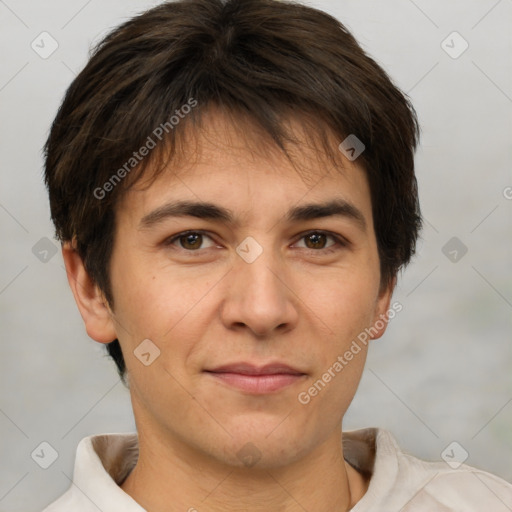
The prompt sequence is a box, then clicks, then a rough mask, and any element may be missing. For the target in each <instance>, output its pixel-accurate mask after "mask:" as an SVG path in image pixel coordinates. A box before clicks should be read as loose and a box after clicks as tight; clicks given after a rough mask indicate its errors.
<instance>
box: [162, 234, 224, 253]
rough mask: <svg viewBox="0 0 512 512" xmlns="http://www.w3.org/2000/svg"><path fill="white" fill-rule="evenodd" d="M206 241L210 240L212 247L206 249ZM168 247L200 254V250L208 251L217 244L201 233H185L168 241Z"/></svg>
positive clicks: (208, 246)
mask: <svg viewBox="0 0 512 512" xmlns="http://www.w3.org/2000/svg"><path fill="white" fill-rule="evenodd" d="M205 239H206V240H210V245H207V246H206V247H204V244H205ZM164 244H165V245H166V246H174V247H175V248H176V249H178V250H179V249H182V250H184V251H186V252H199V249H208V248H210V247H213V246H214V245H215V244H214V243H213V240H212V239H211V238H210V237H209V236H208V235H206V234H204V233H202V232H201V231H184V232H182V233H178V234H177V235H175V236H173V237H170V238H169V239H167V240H166V241H165V242H164Z"/></svg>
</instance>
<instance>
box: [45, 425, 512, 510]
mask: <svg viewBox="0 0 512 512" xmlns="http://www.w3.org/2000/svg"><path fill="white" fill-rule="evenodd" d="M343 452H344V457H345V460H346V461H347V462H348V463H349V464H350V465H351V466H353V467H355V468H356V469H358V470H359V471H361V472H362V473H366V474H368V475H371V480H370V484H369V487H368V490H367V492H366V494H365V495H364V496H363V498H362V499H361V500H360V501H359V502H358V503H357V504H356V505H355V506H354V507H353V508H352V510H351V512H511V511H512V484H510V483H508V482H506V481H505V480H502V479H501V478H498V477H497V476H494V475H492V474H490V473H487V472H485V471H480V470H478V469H475V468H472V467H470V466H467V465H465V464H463V465H461V466H460V467H458V468H457V469H452V468H451V467H450V466H449V465H448V463H446V462H426V461H423V460H420V459H418V458H416V457H414V456H412V455H409V454H406V453H404V452H403V451H402V450H401V449H400V448H399V446H398V444H397V442H396V441H395V439H394V437H393V436H392V435H391V433H389V432H388V431H386V430H383V429H376V428H367V429H362V430H354V431H347V432H344V433H343ZM137 458H138V444H137V434H105V435H97V436H90V437H86V438H84V439H82V441H80V443H79V445H78V448H77V453H76V461H75V471H74V479H73V484H72V485H71V487H70V489H69V490H68V491H67V492H66V493H64V494H63V495H62V496H61V497H60V498H59V499H58V500H57V501H55V502H54V503H52V504H51V505H49V506H48V507H47V508H45V509H44V511H43V512H98V510H101V511H102V512H144V509H143V508H142V507H141V506H140V505H138V504H137V503H136V502H135V501H134V500H133V499H132V498H131V497H130V496H129V495H128V494H126V493H125V492H124V491H123V490H122V489H121V488H120V487H119V484H121V483H122V482H123V481H124V479H125V478H126V477H127V476H128V474H129V473H130V471H131V470H132V468H133V467H134V466H135V464H136V462H137ZM452 465H453V464H452Z"/></svg>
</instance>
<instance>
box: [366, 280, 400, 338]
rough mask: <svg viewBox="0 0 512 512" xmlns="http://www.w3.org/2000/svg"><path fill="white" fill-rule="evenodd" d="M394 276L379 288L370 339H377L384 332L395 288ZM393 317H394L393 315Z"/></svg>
mask: <svg viewBox="0 0 512 512" xmlns="http://www.w3.org/2000/svg"><path fill="white" fill-rule="evenodd" d="M396 281H397V279H396V276H395V277H394V278H393V279H392V280H391V281H390V282H389V284H388V285H387V286H385V287H381V289H380V291H379V295H378V297H377V301H376V304H375V314H374V317H373V324H372V328H371V331H370V332H371V339H372V340H376V339H379V338H380V337H381V336H382V335H383V334H384V333H385V332H386V328H387V326H388V322H389V317H388V312H389V305H390V303H391V297H392V296H393V291H394V289H395V286H396ZM393 316H394V315H393Z"/></svg>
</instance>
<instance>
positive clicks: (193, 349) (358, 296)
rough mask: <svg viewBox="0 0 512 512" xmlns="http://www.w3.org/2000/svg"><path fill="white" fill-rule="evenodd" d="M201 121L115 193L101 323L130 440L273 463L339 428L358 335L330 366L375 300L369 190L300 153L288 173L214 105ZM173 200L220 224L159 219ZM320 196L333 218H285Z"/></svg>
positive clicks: (356, 365) (357, 176) (374, 310)
mask: <svg viewBox="0 0 512 512" xmlns="http://www.w3.org/2000/svg"><path fill="white" fill-rule="evenodd" d="M212 119H215V121H214V122H212ZM205 127H206V128H207V129H208V130H207V132H205V133H206V134H207V139H206V138H204V137H201V138H200V139H198V140H199V146H198V149H200V150H201V152H200V153H197V159H195V161H194V162H193V163H192V164H190V165H187V166H181V167H179V168H177V169H175V168H172V169H169V170H168V171H167V170H166V172H164V173H163V174H161V175H160V176H159V177H158V179H157V180H156V181H155V182H154V183H153V184H152V185H151V186H150V187H149V188H147V189H146V190H143V189H142V187H138V188H137V187H136V188H133V189H131V190H130V191H129V192H128V193H127V194H126V195H125V196H124V197H123V200H122V202H121V203H120V204H119V208H118V210H117V212H116V218H117V226H116V236H115V242H114V248H113V255H112V260H111V267H110V268H111V281H112V290H113V296H114V302H115V308H114V314H115V318H114V325H115V330H116V333H117V336H118V339H119V341H120V343H121V347H122V350H123V354H124V357H125V361H126V366H127V371H128V375H129V385H130V392H131V397H132V403H133V407H134V413H135V418H136V422H137V427H138V430H139V435H140V437H141V441H144V440H145V441H146V442H150V443H153V448H155V449H156V447H160V448H165V449H171V450H175V451H178V450H179V451H180V452H181V453H189V454H190V453H196V454H197V453H198V452H199V453H202V454H203V455H204V454H208V455H210V456H212V457H213V458H214V459H216V460H218V461H221V462H225V463H228V464H230V465H239V466H241V465H242V464H243V463H244V461H245V463H247V460H248V459H247V457H249V459H250V458H251V457H252V458H253V459H260V460H259V464H260V465H261V466H262V467H276V466H279V465H284V464H287V463H291V462H293V461H295V460H298V459H299V458H300V457H301V456H304V455H305V454H307V453H310V452H312V450H314V449H315V448H318V447H319V446H320V445H322V444H323V443H324V442H325V441H327V440H328V439H329V438H331V439H332V438H333V436H338V437H339V429H340V425H341V421H342V418H343V415H344V413H345V411H346V410H347V408H348V406H349V404H350V402H351V400H352V398H353V396H354V394H355V392H356V389H357V386H358V383H359V380H360V377H361V373H362V370H363V366H364V361H365V358H366V347H365V346H364V345H362V344H360V345H361V350H360V351H359V352H358V353H357V354H355V355H354V356H353V358H352V359H351V360H350V361H346V364H344V365H342V366H343V368H342V369H341V370H339V371H333V370H332V368H333V365H334V363H335V362H336V361H339V359H338V357H339V356H341V357H343V355H344V354H345V353H346V351H347V350H349V348H350V346H351V344H352V342H353V340H355V339H357V336H358V334H360V333H361V332H362V331H364V330H365V328H368V327H371V326H372V325H373V324H374V323H375V321H376V320H377V319H378V318H379V315H382V314H383V313H385V312H386V310H387V308H388V306H389V299H390V290H389V289H388V290H387V291H386V292H384V293H382V294H379V285H380V273H379V259H378V253H377V244H376V238H375V234H374V227H373V222H372V207H371V200H370V191H369V187H368V183H367V180H366V177H365V174H364V172H363V170H362V169H361V168H360V167H359V166H358V165H357V164H356V163H355V162H353V163H351V162H349V161H347V160H344V162H343V165H344V167H343V168H341V167H340V168H338V169H336V170H334V169H329V168H328V167H327V165H326V164H325V163H320V162H319V161H317V160H316V159H315V157H314V153H312V152H311V150H310V149H305V150H304V154H303V156H302V157H301V158H300V161H301V163H302V164H303V165H304V166H305V167H307V170H308V172H307V175H306V174H304V175H303V177H302V178H301V175H302V173H300V174H299V173H298V172H297V171H296V170H295V169H294V168H293V167H292V165H291V164H290V163H289V161H287V160H286V159H285V157H284V155H281V154H278V153H275V154H270V153H269V152H268V151H265V152H263V151H262V154H257V153H255V152H252V153H251V152H249V151H248V150H247V149H244V139H243V138H241V137H240V133H237V132H236V130H233V129H232V128H229V125H226V124H224V123H223V122H222V117H220V116H219V117H217V118H209V122H208V123H207V124H205ZM228 140H229V141H230V142H227V141H228ZM335 143H336V141H335V140H333V144H335ZM235 146H236V147H235ZM192 147H193V148H194V152H195V151H196V147H195V145H194V146H192ZM194 154H196V153H194ZM340 157H341V153H340ZM306 162H307V163H306ZM178 201H188V202H191V203H199V202H202V203H209V204H211V205H215V207H216V208H218V209H220V210H222V211H225V212H227V213H229V214H230V216H231V220H226V219H222V218H215V217H216V215H210V216H208V215H204V214H205V213H207V212H208V211H210V213H211V209H210V210H208V209H204V208H203V209H202V210H201V209H199V208H196V212H198V215H199V214H201V215H202V217H203V218H201V216H191V215H179V216H173V215H167V214H169V213H170V212H169V211H167V212H166V211H165V207H166V205H170V204H172V203H176V202H178ZM333 201H337V202H338V203H339V204H341V205H342V206H343V205H344V206H343V207H342V208H341V209H340V210H339V211H340V213H338V214H336V215H330V216H326V217H319V216H318V215H317V214H315V213H314V210H306V211H305V212H304V211H302V213H303V215H295V216H292V215H291V214H290V212H291V213H293V212H294V210H295V212H296V213H297V211H298V210H297V209H299V208H301V207H303V206H305V205H311V204H318V205H324V204H326V203H330V202H333ZM162 208H164V209H162ZM155 211H159V214H158V215H155V214H153V215H151V213H152V212H155ZM201 212H202V213H201ZM299 213H300V212H299ZM308 213H309V215H307V214H308ZM217 217H219V216H218V215H217ZM143 219H146V220H145V221H144V220H143ZM185 232H189V233H188V234H184V233H185ZM178 235H180V236H178ZM382 332H383V330H382V331H381V332H380V333H379V334H378V335H377V336H376V337H378V336H380V335H381V334H382ZM143 340H151V343H148V342H145V343H146V344H145V345H142V347H143V349H138V347H139V345H140V344H141V342H142V341H143ZM155 346H156V347H158V349H159V350H160V355H159V356H158V357H156V358H155V359H154V360H153V358H154V357H155V356H156V355H157V352H156V349H155V348H154V347H155ZM134 351H135V353H134ZM141 353H143V354H144V355H143V356H141ZM136 354H137V355H138V356H139V357H137V355H136ZM148 354H149V355H148ZM141 359H142V361H141ZM151 361H152V362H151ZM144 363H150V364H144ZM329 368H331V378H330V379H328V378H327V377H325V376H324V377H323V375H324V374H325V373H326V372H327V371H328V369H329ZM336 368H339V366H337V367H336ZM319 380H321V381H322V383H323V385H322V384H319V383H318V381H319ZM326 381H327V382H326ZM315 382H317V386H316V388H315V389H317V392H316V393H315V392H314V391H313V392H312V393H308V389H310V388H311V387H312V386H314V384H315ZM304 392H306V393H304ZM306 395H307V396H306ZM299 396H301V397H302V400H299ZM307 397H309V400H308V399H307ZM305 402H307V403H305ZM155 443H156V444H155ZM247 443H251V444H250V445H248V444H247Z"/></svg>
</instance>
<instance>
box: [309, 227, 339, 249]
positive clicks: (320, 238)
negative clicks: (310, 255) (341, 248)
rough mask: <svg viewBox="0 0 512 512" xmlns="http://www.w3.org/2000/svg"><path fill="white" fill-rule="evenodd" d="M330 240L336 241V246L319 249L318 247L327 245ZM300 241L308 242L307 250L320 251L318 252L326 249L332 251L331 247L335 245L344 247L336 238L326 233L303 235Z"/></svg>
mask: <svg viewBox="0 0 512 512" xmlns="http://www.w3.org/2000/svg"><path fill="white" fill-rule="evenodd" d="M328 238H332V239H333V240H334V244H332V245H330V246H328V247H318V245H322V246H323V245H325V241H326V240H327V239H328ZM300 240H305V241H306V248H307V249H313V250H315V249H318V250H324V249H331V247H333V246H335V245H344V244H343V243H342V241H341V240H340V239H339V238H338V237H336V236H334V235H330V234H329V233H325V232H324V231H312V232H310V233H307V234H305V235H302V237H301V238H300Z"/></svg>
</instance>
